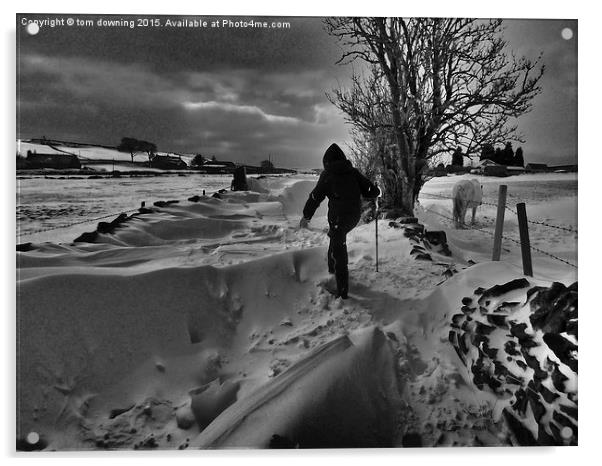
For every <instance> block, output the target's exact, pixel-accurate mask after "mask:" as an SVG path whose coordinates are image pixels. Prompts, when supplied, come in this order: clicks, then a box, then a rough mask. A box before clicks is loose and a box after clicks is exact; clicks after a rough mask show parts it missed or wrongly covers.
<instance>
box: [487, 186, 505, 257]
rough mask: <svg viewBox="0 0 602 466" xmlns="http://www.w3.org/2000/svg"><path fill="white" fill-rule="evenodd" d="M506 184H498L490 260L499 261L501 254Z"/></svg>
mask: <svg viewBox="0 0 602 466" xmlns="http://www.w3.org/2000/svg"><path fill="white" fill-rule="evenodd" d="M507 192H508V186H507V185H505V184H501V185H500V189H499V192H498V199H497V216H496V219H495V235H494V237H493V255H492V257H491V260H492V261H499V260H500V256H501V255H502V232H503V231H504V213H505V212H506V194H507Z"/></svg>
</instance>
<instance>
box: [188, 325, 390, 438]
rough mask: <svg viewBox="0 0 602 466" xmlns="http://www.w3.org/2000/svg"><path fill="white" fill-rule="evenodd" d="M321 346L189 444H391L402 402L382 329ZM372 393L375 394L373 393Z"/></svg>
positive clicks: (217, 420) (239, 403) (238, 404)
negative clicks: (354, 339)
mask: <svg viewBox="0 0 602 466" xmlns="http://www.w3.org/2000/svg"><path fill="white" fill-rule="evenodd" d="M365 333H367V335H362V336H361V337H357V338H358V340H359V341H358V342H357V343H356V344H354V343H353V342H352V340H351V339H350V338H349V337H347V336H342V337H339V338H337V339H334V340H332V341H331V342H329V343H327V344H325V345H323V346H320V347H319V348H318V349H317V350H316V351H314V352H313V353H312V354H310V355H308V356H307V357H305V358H304V359H302V360H301V361H299V362H298V363H296V364H295V365H293V366H291V367H290V368H289V369H287V370H286V371H285V372H283V373H282V374H281V375H280V376H278V377H277V378H276V379H274V380H273V381H272V382H270V383H269V384H267V385H265V386H263V387H261V388H260V389H258V390H257V391H256V392H254V393H252V394H250V395H249V396H247V397H246V398H244V399H242V400H240V401H238V402H237V403H235V404H233V405H232V406H230V407H229V408H228V409H227V410H226V411H224V412H223V413H222V415H221V416H219V417H218V418H217V419H216V420H215V421H214V422H213V423H212V424H211V425H210V426H209V427H208V428H207V429H205V430H204V431H203V432H202V433H201V434H200V435H199V437H198V438H197V439H195V440H193V441H192V443H191V445H192V446H193V447H199V448H228V447H229V448H232V447H238V448H240V447H251V448H267V447H288V448H295V447H298V448H351V447H355V448H357V447H364V448H366V447H392V446H393V445H394V441H395V433H396V425H395V424H396V413H397V411H398V410H399V408H400V405H401V399H400V396H399V389H398V387H397V380H396V375H395V371H394V359H393V351H392V348H391V346H390V343H389V342H388V341H387V338H386V337H385V335H384V333H383V332H382V331H381V330H378V329H373V330H371V331H368V332H365ZM375 394H378V395H377V396H375Z"/></svg>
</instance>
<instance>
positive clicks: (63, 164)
mask: <svg viewBox="0 0 602 466" xmlns="http://www.w3.org/2000/svg"><path fill="white" fill-rule="evenodd" d="M25 163H26V165H27V168H34V169H35V168H56V169H66V168H75V169H80V168H81V163H79V159H78V158H77V156H76V155H74V154H38V153H36V152H31V151H27V158H26V159H25Z"/></svg>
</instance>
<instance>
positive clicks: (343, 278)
mask: <svg viewBox="0 0 602 466" xmlns="http://www.w3.org/2000/svg"><path fill="white" fill-rule="evenodd" d="M359 220H360V215H359V214H358V215H350V216H348V217H338V218H336V219H328V225H329V227H330V228H329V230H328V236H329V237H330V244H329V245H328V271H329V272H330V273H334V275H335V278H336V282H337V290H338V295H339V296H343V297H347V293H348V292H349V268H348V263H349V257H348V255H347V233H349V232H350V231H351V230H353V228H355V226H356V225H357V223H358V222H359Z"/></svg>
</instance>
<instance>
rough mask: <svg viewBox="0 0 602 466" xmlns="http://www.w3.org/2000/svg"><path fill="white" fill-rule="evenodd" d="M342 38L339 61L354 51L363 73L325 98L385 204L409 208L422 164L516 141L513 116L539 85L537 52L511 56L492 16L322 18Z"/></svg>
mask: <svg viewBox="0 0 602 466" xmlns="http://www.w3.org/2000/svg"><path fill="white" fill-rule="evenodd" d="M325 23H326V29H327V31H328V32H329V34H331V35H332V36H334V37H336V38H337V39H338V40H339V41H340V42H341V44H342V45H343V47H344V50H345V52H344V53H343V55H342V57H341V59H340V60H339V62H340V63H348V62H350V61H353V60H361V61H362V62H364V63H365V64H366V66H367V71H366V72H364V73H363V74H361V75H360V74H356V73H354V75H353V76H352V81H351V86H350V88H348V89H343V88H339V89H335V90H334V91H333V93H332V94H331V95H329V98H330V100H331V101H332V102H333V103H334V104H335V105H336V106H337V107H339V108H340V109H341V110H342V111H343V112H344V113H345V114H346V118H347V121H348V122H350V123H351V124H352V125H353V127H354V129H355V130H356V140H357V137H358V135H360V136H362V137H364V138H365V139H366V141H368V144H370V145H372V149H373V150H374V152H373V153H372V157H374V158H375V159H376V160H377V161H378V164H379V166H380V171H381V174H382V178H383V185H384V186H383V187H384V192H385V203H386V204H387V205H388V206H389V207H398V208H402V209H403V210H404V211H405V212H406V213H408V214H412V213H413V208H414V203H415V200H416V198H417V196H418V193H419V192H420V189H421V188H422V186H423V184H424V182H425V180H426V172H427V168H428V163H429V161H430V160H431V159H433V158H435V157H437V156H438V155H439V154H441V153H443V152H452V151H453V150H454V149H456V148H457V147H461V148H462V149H463V150H464V153H465V154H466V155H468V156H470V155H471V154H473V153H476V152H478V151H479V150H480V147H481V145H482V144H484V143H485V142H488V143H492V144H495V143H498V142H505V141H508V140H514V141H517V142H522V138H521V136H520V134H519V133H518V132H517V125H516V122H515V119H516V118H517V117H518V116H520V115H522V114H524V113H526V112H528V111H529V110H530V109H531V102H532V100H533V98H534V97H535V96H536V95H537V94H538V93H539V92H540V91H541V88H540V86H539V82H540V79H541V77H542V75H543V65H540V63H539V62H540V59H539V58H538V59H537V60H535V61H531V60H528V59H526V58H524V57H516V56H515V55H514V54H512V53H511V52H509V51H508V49H507V44H506V41H505V40H504V39H503V34H502V33H503V30H502V21H501V20H490V21H484V20H474V19H445V18H410V19H404V18H330V19H327V20H326V21H325Z"/></svg>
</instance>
